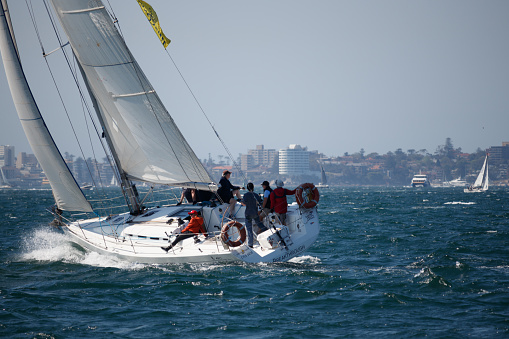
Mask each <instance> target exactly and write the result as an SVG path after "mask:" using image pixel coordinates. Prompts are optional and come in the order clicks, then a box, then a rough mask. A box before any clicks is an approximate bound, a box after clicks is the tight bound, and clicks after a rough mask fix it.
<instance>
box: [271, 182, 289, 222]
mask: <svg viewBox="0 0 509 339" xmlns="http://www.w3.org/2000/svg"><path fill="white" fill-rule="evenodd" d="M283 185H284V183H283V181H281V180H276V186H277V188H276V189H275V190H273V191H272V193H270V207H271V208H272V209H274V212H275V213H276V215H277V217H278V218H279V221H280V222H281V224H283V225H286V212H287V211H288V201H287V200H286V196H287V195H294V194H295V190H287V189H286V188H283Z"/></svg>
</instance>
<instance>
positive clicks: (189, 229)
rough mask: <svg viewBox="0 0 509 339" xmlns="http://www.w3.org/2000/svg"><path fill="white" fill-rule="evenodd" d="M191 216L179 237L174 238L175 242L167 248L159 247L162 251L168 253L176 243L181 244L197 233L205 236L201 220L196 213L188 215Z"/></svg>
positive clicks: (192, 212) (193, 211)
mask: <svg viewBox="0 0 509 339" xmlns="http://www.w3.org/2000/svg"><path fill="white" fill-rule="evenodd" d="M188 214H189V215H190V216H191V220H190V221H189V223H188V224H187V226H186V227H185V228H184V229H183V230H182V232H180V234H179V235H177V237H176V238H175V240H174V241H173V242H172V243H171V245H170V246H168V247H161V248H162V249H163V250H165V251H166V252H168V251H169V250H171V249H172V248H173V247H174V246H175V245H176V244H177V243H179V242H181V241H182V240H184V239H187V238H191V237H194V236H195V235H197V234H198V233H203V235H205V236H207V232H206V231H205V227H203V218H202V217H200V216H199V215H198V212H197V211H195V210H192V211H191V212H189V213H188Z"/></svg>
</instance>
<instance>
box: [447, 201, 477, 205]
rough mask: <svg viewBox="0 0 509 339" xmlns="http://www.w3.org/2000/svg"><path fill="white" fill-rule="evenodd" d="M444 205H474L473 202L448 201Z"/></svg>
mask: <svg viewBox="0 0 509 339" xmlns="http://www.w3.org/2000/svg"><path fill="white" fill-rule="evenodd" d="M444 205H475V202H463V201H449V202H446V203H444Z"/></svg>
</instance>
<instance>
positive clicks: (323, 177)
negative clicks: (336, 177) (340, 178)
mask: <svg viewBox="0 0 509 339" xmlns="http://www.w3.org/2000/svg"><path fill="white" fill-rule="evenodd" d="M320 167H321V168H322V182H321V183H322V184H323V185H325V184H327V176H326V175H325V171H324V170H323V166H321V165H320Z"/></svg>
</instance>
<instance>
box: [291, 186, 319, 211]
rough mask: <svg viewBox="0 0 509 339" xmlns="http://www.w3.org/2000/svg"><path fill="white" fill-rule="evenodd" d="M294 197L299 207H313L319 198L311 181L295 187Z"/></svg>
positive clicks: (316, 189)
mask: <svg viewBox="0 0 509 339" xmlns="http://www.w3.org/2000/svg"><path fill="white" fill-rule="evenodd" d="M295 199H296V200H297V203H298V204H299V206H300V207H303V208H313V207H315V206H316V205H317V204H318V201H319V200H320V194H319V193H318V188H316V187H315V185H313V184H311V183H305V184H302V185H300V186H299V187H297V188H296V189H295Z"/></svg>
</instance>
